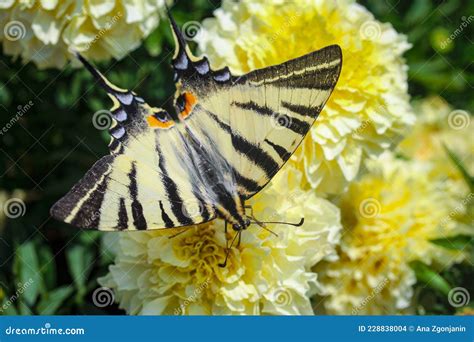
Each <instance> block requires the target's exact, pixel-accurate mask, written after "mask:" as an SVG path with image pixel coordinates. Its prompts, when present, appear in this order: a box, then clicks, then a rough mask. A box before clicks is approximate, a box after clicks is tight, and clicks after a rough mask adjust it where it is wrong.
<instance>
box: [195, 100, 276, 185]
mask: <svg viewBox="0 0 474 342" xmlns="http://www.w3.org/2000/svg"><path fill="white" fill-rule="evenodd" d="M203 110H204V111H205V112H206V113H207V114H208V115H209V116H210V117H211V118H212V119H213V120H214V121H215V122H216V123H217V124H218V125H219V126H220V127H221V128H222V129H223V130H224V131H226V132H227V133H228V134H230V136H231V141H232V146H233V147H234V148H235V150H236V151H238V152H240V153H241V154H243V155H245V156H246V157H247V158H248V159H249V160H251V161H252V162H254V163H255V165H257V166H258V167H259V168H261V169H262V170H263V171H264V172H265V174H266V175H267V177H268V178H271V177H273V174H274V172H273V171H274V170H275V169H277V168H278V163H277V162H276V161H275V160H274V159H273V158H272V157H271V156H270V155H269V154H268V153H267V152H265V151H264V150H262V149H261V148H260V147H259V146H257V145H255V144H253V143H251V142H249V141H248V140H247V139H245V138H244V137H242V136H241V135H239V134H236V133H235V132H234V131H233V130H232V128H231V127H230V126H229V125H228V124H226V123H225V122H223V121H222V120H220V119H219V118H218V117H217V115H215V114H214V113H212V112H210V111H208V110H205V109H203Z"/></svg>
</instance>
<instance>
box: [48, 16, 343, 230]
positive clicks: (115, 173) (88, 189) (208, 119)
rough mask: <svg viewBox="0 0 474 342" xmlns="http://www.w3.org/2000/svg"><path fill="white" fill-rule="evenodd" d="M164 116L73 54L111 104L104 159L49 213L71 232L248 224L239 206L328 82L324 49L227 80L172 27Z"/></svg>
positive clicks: (282, 158)
mask: <svg viewBox="0 0 474 342" xmlns="http://www.w3.org/2000/svg"><path fill="white" fill-rule="evenodd" d="M171 23H172V29H173V33H174V36H175V41H176V52H175V55H174V57H173V61H172V65H173V68H174V73H175V81H176V82H177V84H176V88H177V91H176V93H175V99H174V110H173V111H171V112H169V111H166V110H165V109H162V108H156V107H153V106H151V105H149V104H147V103H146V102H145V101H144V100H143V99H142V98H140V97H139V96H137V95H136V94H135V93H134V92H132V91H129V90H126V89H121V88H118V87H116V86H114V85H112V84H111V83H110V82H109V81H108V80H107V79H106V78H105V77H104V76H103V75H102V74H101V73H100V72H99V71H97V70H96V69H95V68H94V67H93V66H92V65H91V64H89V63H88V62H87V61H86V60H85V59H84V58H83V57H82V56H79V55H78V58H79V59H80V60H81V61H82V62H83V64H84V65H85V67H86V68H87V69H88V70H89V71H90V72H91V73H92V74H93V75H94V77H95V78H96V80H97V82H98V83H99V84H100V85H101V86H102V87H103V88H104V89H105V90H106V92H107V93H108V95H109V97H110V98H111V99H112V101H113V103H114V105H113V107H112V109H111V115H112V118H113V122H114V123H113V125H112V126H111V127H110V129H109V132H110V135H111V138H112V139H111V143H110V145H109V148H110V154H109V155H107V156H105V157H103V158H101V159H100V160H99V161H98V162H97V163H96V164H95V165H94V166H93V167H92V168H91V169H90V170H89V171H88V172H87V174H86V175H85V176H84V178H83V179H81V180H80V181H79V183H78V184H76V185H75V186H74V187H73V188H72V190H71V191H70V192H69V193H68V194H67V195H66V196H64V197H63V198H62V199H61V200H60V201H58V202H57V203H56V204H55V205H54V206H53V208H52V209H51V214H52V216H54V217H56V218H57V219H59V220H62V221H65V222H68V223H71V224H73V225H75V226H78V227H81V228H92V229H100V230H109V231H120V230H145V229H159V228H174V227H181V226H189V225H193V224H199V223H203V222H208V221H210V220H213V219H215V218H218V217H219V218H222V219H224V220H225V221H226V222H227V223H229V224H230V225H231V226H232V228H233V229H234V230H236V231H239V232H240V231H242V230H244V229H246V228H247V227H248V226H249V225H250V224H251V223H252V222H256V221H257V220H256V219H255V218H254V217H253V215H252V214H250V215H247V214H246V209H247V208H246V207H247V206H246V201H247V200H248V199H250V198H251V197H252V196H254V195H255V194H256V193H258V192H259V191H260V190H261V189H263V188H264V187H265V186H266V184H267V183H268V182H269V181H270V180H271V179H272V178H273V177H274V175H275V174H276V173H277V172H278V170H280V169H281V167H282V166H283V165H284V164H285V163H286V161H287V160H288V159H289V158H290V156H291V155H292V154H293V152H294V151H295V149H296V148H297V147H298V145H299V144H300V143H301V141H302V140H303V138H304V137H305V135H306V134H307V132H308V131H309V129H310V128H311V126H312V124H313V123H314V121H315V120H316V118H317V116H318V114H319V113H320V111H321V110H322V108H323V106H324V104H325V103H326V101H327V100H328V98H329V96H330V94H331V91H332V90H333V88H334V87H335V85H336V82H337V79H338V77H339V73H340V71H341V65H342V54H341V50H340V48H339V47H338V46H336V45H333V46H329V47H326V48H324V49H321V50H318V51H315V52H312V53H309V54H307V55H304V56H301V57H299V58H296V59H294V60H291V61H288V62H285V63H283V64H279V65H275V66H271V67H268V68H264V69H258V70H254V71H252V72H250V73H247V74H245V75H241V76H238V77H237V76H234V75H232V74H231V72H230V71H229V69H228V68H226V67H225V68H222V69H218V70H213V69H212V68H211V67H210V65H209V61H208V60H207V59H206V58H205V57H202V58H196V57H194V56H193V55H192V54H191V52H190V51H189V49H188V47H187V45H186V43H185V41H184V38H183V36H182V35H181V33H180V31H179V29H178V27H177V25H176V23H174V21H173V20H171Z"/></svg>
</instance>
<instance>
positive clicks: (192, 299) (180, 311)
mask: <svg viewBox="0 0 474 342" xmlns="http://www.w3.org/2000/svg"><path fill="white" fill-rule="evenodd" d="M208 287H209V280H208V279H206V281H204V282H203V283H202V284H201V285H199V286H198V287H197V288H196V289H194V291H193V293H192V294H191V295H190V296H189V297H187V298H186V299H185V300H184V301H183V303H182V304H181V305H180V306H179V307H178V308H176V309H175V310H174V314H175V315H184V314H185V313H186V307H187V306H188V305H189V304H191V303H194V302H196V300H197V298H198V297H199V295H200V294H201V293H202V292H203V291H204V290H205V289H207V288H208Z"/></svg>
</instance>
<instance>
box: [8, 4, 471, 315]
mask: <svg viewBox="0 0 474 342" xmlns="http://www.w3.org/2000/svg"><path fill="white" fill-rule="evenodd" d="M360 3H361V4H363V5H364V6H366V7H367V8H368V9H369V10H370V11H371V12H372V13H373V14H374V16H375V17H376V18H377V19H378V20H379V21H381V22H390V23H391V24H392V25H393V26H394V28H395V29H396V30H397V31H398V32H400V33H404V34H406V35H407V36H408V41H409V42H410V43H411V44H412V45H413V47H412V48H411V49H410V50H409V51H408V52H407V53H406V55H405V56H406V60H407V64H408V66H409V73H408V75H409V93H410V94H411V96H412V98H413V99H414V100H416V99H417V98H422V97H427V96H429V95H440V96H442V97H443V98H444V99H446V100H447V102H449V103H450V104H451V105H453V107H455V108H460V109H464V110H466V111H469V112H471V113H472V112H473V111H474V96H472V95H473V85H474V65H473V60H472V57H473V56H474V44H473V43H474V34H473V31H474V25H472V24H471V25H468V26H467V27H466V28H465V29H464V31H463V32H462V35H460V36H459V37H458V38H457V39H454V40H453V39H450V38H449V37H450V35H451V34H452V32H454V31H455V30H456V29H458V27H459V20H460V19H459V18H469V16H470V15H472V14H474V3H473V2H472V1H468V0H466V1H461V0H451V1H432V0H415V1H397V0H394V1H389V0H382V1H378V0H372V1H361V2H360ZM219 6H220V2H219V1H217V0H212V1H208V0H193V1H186V2H184V1H181V2H180V3H179V4H177V5H176V6H175V7H174V8H173V14H174V16H175V18H176V20H177V22H178V23H184V22H187V21H201V20H202V19H203V18H206V17H209V16H211V15H212V12H213V10H214V9H216V8H217V7H219ZM0 16H1V10H0ZM192 48H193V49H194V48H195V46H194V45H192ZM0 49H1V48H0ZM172 49H173V42H172V37H171V33H170V30H169V27H168V22H167V21H166V20H161V21H160V24H159V26H158V28H156V29H155V30H154V31H153V32H152V33H151V34H150V35H149V36H148V37H147V38H146V40H144V42H143V43H142V44H141V45H140V46H139V47H138V48H137V49H136V50H134V51H133V52H131V53H130V55H128V56H126V57H125V58H124V59H122V60H120V61H118V62H117V61H116V60H111V61H110V62H107V63H96V64H97V65H98V67H99V69H101V70H107V75H108V77H109V79H111V80H112V81H113V82H114V83H115V84H118V85H120V86H121V87H129V88H133V89H134V90H135V92H137V93H138V94H140V95H142V96H143V97H144V98H146V99H147V100H148V101H149V102H151V103H152V104H154V105H157V106H165V107H166V106H169V103H168V102H169V99H168V98H169V96H170V95H172V94H173V93H174V84H173V81H172V72H171V68H170V60H171V54H170V52H171V51H172ZM137 80H140V82H139V83H138V84H137ZM19 106H20V107H19ZM109 107H110V101H109V99H108V98H107V96H106V95H105V93H104V92H102V91H101V90H100V89H99V88H98V87H94V86H93V83H92V82H91V77H90V76H89V74H88V73H87V72H86V71H84V70H82V69H76V68H73V67H71V66H70V65H68V66H67V67H66V68H65V69H64V70H57V69H45V70H39V69H38V68H37V67H36V66H35V65H34V64H33V63H28V64H26V65H24V64H23V63H21V61H20V60H19V59H17V60H14V59H13V58H12V57H11V56H6V55H5V54H4V53H3V51H2V50H0V113H1V115H0V127H9V129H8V130H6V131H5V130H4V131H3V132H2V134H1V135H0V204H2V205H4V204H5V203H7V201H8V200H9V199H11V198H18V199H21V200H22V201H23V203H24V204H25V206H24V207H23V208H22V207H21V205H20V206H19V207H18V210H19V214H18V215H13V216H14V217H12V215H9V216H10V217H8V216H6V215H5V214H4V212H1V211H0V303H2V302H3V303H6V302H7V301H11V302H12V303H10V304H9V305H7V306H6V307H7V309H6V310H2V312H1V313H2V314H21V315H24V314H27V315H28V314H123V313H124V312H123V311H121V310H119V309H118V308H117V307H116V306H115V305H111V306H108V307H105V308H99V307H97V306H95V305H93V303H92V302H91V293H92V292H93V291H94V289H96V288H97V287H98V286H99V285H98V284H97V281H96V279H97V278H98V277H99V276H102V275H104V274H105V273H106V270H107V266H108V265H109V264H110V263H111V262H112V256H110V255H109V254H108V253H107V252H106V249H105V248H103V247H102V246H101V238H100V237H101V234H100V233H97V232H81V231H79V230H77V229H76V228H74V227H71V226H68V225H65V224H63V223H60V222H57V221H55V220H54V219H52V218H51V217H50V215H49V209H50V207H51V205H52V204H53V203H54V202H55V201H57V200H58V199H59V198H60V197H61V196H62V195H64V194H65V193H66V192H67V191H68V190H69V189H70V188H71V186H72V185H73V184H74V183H75V182H76V181H77V180H78V179H80V178H81V177H82V176H83V175H84V173H85V172H86V171H87V170H88V169H89V168H90V166H91V165H92V164H93V163H94V162H95V161H96V160H97V159H98V158H99V157H100V156H103V155H105V154H106V153H107V152H108V151H107V143H108V140H109V138H108V135H107V132H106V131H105V130H98V129H96V128H95V127H94V125H93V123H92V120H91V118H92V115H93V114H94V113H95V112H97V111H98V110H101V109H108V108H109ZM19 110H24V111H25V113H24V114H22V115H20V116H19V117H18V116H17V117H18V120H17V121H15V122H14V124H12V125H11V127H10V126H9V125H10V124H11V119H12V117H13V116H15V113H17V112H18V111H19ZM470 243H471V245H470V246H471V247H470V248H472V241H471V242H470ZM421 268H422V267H421ZM429 272H430V271H429V270H426V269H418V270H417V275H418V277H419V279H418V281H419V283H420V284H423V281H424V279H425V277H426V276H427V274H429ZM31 279H32V280H33V281H31ZM472 279H474V272H473V270H472V267H471V266H470V265H467V264H458V265H455V266H453V267H452V268H450V269H448V270H445V271H443V272H442V273H441V274H440V275H439V276H438V278H436V280H435V281H434V282H433V281H432V282H430V283H431V285H430V286H420V287H419V288H418V289H416V296H417V298H418V299H419V301H420V303H421V304H420V306H419V312H418V313H420V314H453V313H454V312H455V308H453V307H452V306H450V305H449V303H448V301H447V298H446V296H445V295H443V290H442V289H443V286H445V284H446V283H448V284H450V283H452V284H457V285H459V286H461V285H462V286H463V287H465V288H467V289H468V290H469V292H470V293H474V287H473V284H472ZM20 291H21V292H20ZM19 292H20V293H23V292H24V293H23V294H22V295H18V293H19ZM12 296H14V297H12ZM12 298H14V299H13V300H12Z"/></svg>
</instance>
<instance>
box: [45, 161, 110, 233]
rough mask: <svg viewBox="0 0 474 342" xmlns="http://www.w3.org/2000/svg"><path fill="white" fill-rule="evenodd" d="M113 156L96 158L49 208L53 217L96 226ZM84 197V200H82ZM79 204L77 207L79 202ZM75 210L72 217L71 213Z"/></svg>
mask: <svg viewBox="0 0 474 342" xmlns="http://www.w3.org/2000/svg"><path fill="white" fill-rule="evenodd" d="M113 160H114V157H113V156H106V157H103V158H102V159H100V160H98V161H97V162H96V163H95V164H94V165H93V166H92V168H91V169H90V170H89V171H88V172H87V173H86V174H85V176H84V177H83V178H82V179H81V180H80V181H79V182H78V183H77V184H76V185H74V186H73V188H72V189H71V190H70V191H69V192H68V193H67V194H66V195H65V196H64V197H63V198H61V199H60V200H59V201H58V202H56V203H55V204H54V205H53V207H52V208H51V210H50V213H51V216H53V217H54V218H56V219H58V220H60V221H64V222H68V223H71V224H74V225H75V226H77V227H80V228H97V227H98V224H99V220H100V208H101V206H102V202H103V200H104V193H105V191H106V189H107V183H108V174H109V172H110V164H111V163H112V162H113ZM84 198H86V200H85V201H84V202H82V200H83V199H84ZM81 202H82V204H81V206H80V207H79V208H78V205H79V203H81ZM74 211H77V212H76V214H75V215H74V217H70V216H71V213H72V212H74Z"/></svg>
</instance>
